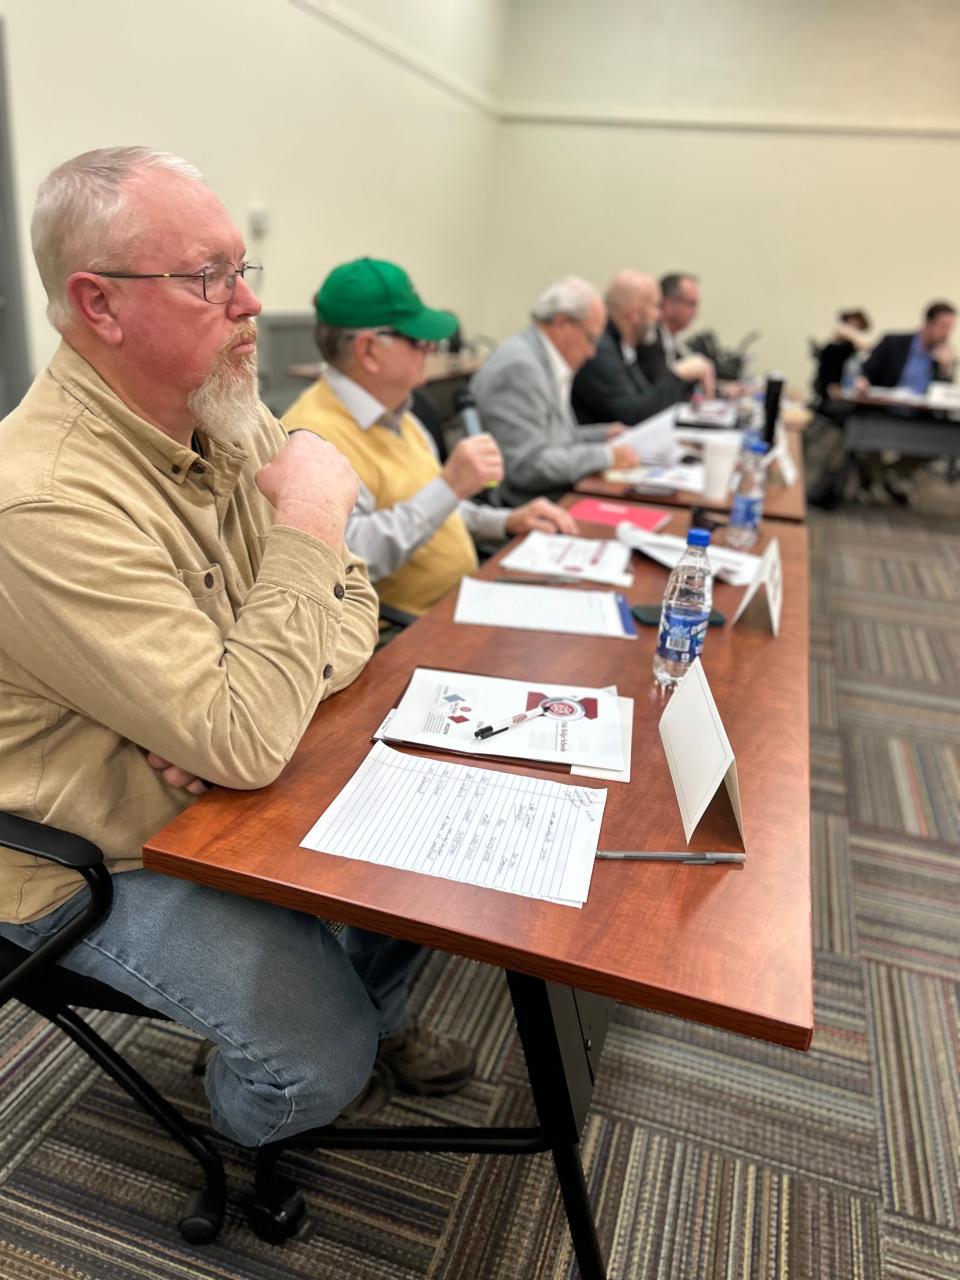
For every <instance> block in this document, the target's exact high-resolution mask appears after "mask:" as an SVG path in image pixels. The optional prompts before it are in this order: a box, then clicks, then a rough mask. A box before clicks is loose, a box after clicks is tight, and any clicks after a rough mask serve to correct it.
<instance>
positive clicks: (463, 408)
mask: <svg viewBox="0 0 960 1280" xmlns="http://www.w3.org/2000/svg"><path fill="white" fill-rule="evenodd" d="M453 407H454V409H456V411H457V413H458V414H459V415H460V421H461V423H462V424H463V434H464V435H465V436H479V435H481V434H482V433H483V423H482V422H481V421H480V415H479V413H477V402H476V400H474V398H473V396H472V395H471V394H470V392H469V391H468V390H467V389H466V387H463V388H461V390H459V391H455V392H454V393H453ZM474 501H475V502H476V501H484V502H486V504H487V506H488V507H502V506H503V499H502V498H501V497H500V492H499V485H496V484H494V483H493V481H492V480H491V481H490V483H489V484H488V485H487V487H486V489H485V490H484V492H483V494H482V495H480V494H478V495H477V497H476V498H475V499H474Z"/></svg>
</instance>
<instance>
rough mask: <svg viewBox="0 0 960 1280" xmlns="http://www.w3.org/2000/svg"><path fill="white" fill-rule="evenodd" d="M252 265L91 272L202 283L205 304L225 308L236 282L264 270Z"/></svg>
mask: <svg viewBox="0 0 960 1280" xmlns="http://www.w3.org/2000/svg"><path fill="white" fill-rule="evenodd" d="M262 270H263V268H262V267H256V266H254V265H253V263H252V262H241V263H234V262H211V263H209V264H208V265H207V266H205V267H201V268H200V270H199V271H152V272H144V271H91V272H90V274H91V275H93V276H106V278H107V279H108V280H199V281H200V286H201V288H202V290H203V300H204V302H212V303H213V304H214V306H220V307H222V306H225V305H226V304H227V303H228V302H229V301H230V299H231V298H232V297H233V295H234V293H235V292H236V289H237V280H238V279H239V280H243V279H245V278H246V274H247V272H248V271H262Z"/></svg>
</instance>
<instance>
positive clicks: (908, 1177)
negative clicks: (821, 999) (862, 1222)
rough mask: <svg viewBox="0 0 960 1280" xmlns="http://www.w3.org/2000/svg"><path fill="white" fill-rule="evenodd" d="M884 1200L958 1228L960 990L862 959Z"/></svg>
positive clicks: (905, 1213)
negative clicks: (872, 1043)
mask: <svg viewBox="0 0 960 1280" xmlns="http://www.w3.org/2000/svg"><path fill="white" fill-rule="evenodd" d="M866 967H867V977H868V991H869V1002H870V1009H871V1027H872V1031H873V1038H874V1056H875V1064H876V1073H877V1102H878V1108H879V1122H880V1134H881V1164H882V1176H883V1200H884V1205H885V1207H886V1208H887V1209H889V1210H890V1212H892V1213H895V1214H898V1215H901V1216H904V1217H908V1218H912V1219H916V1220H918V1221H921V1222H929V1223H936V1224H937V1225H938V1226H943V1227H949V1228H951V1229H953V1230H955V1231H956V1230H958V1229H960V1084H958V1082H960V1060H958V1059H960V1055H958V1030H960V998H958V997H960V990H958V987H957V985H956V984H955V983H949V982H945V981H943V980H942V979H940V978H935V977H931V976H927V975H924V974H918V973H912V972H910V971H908V970H906V969H900V968H893V967H891V966H889V965H883V964H874V963H868V964H867V966H866Z"/></svg>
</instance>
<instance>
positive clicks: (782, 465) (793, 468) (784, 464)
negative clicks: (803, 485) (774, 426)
mask: <svg viewBox="0 0 960 1280" xmlns="http://www.w3.org/2000/svg"><path fill="white" fill-rule="evenodd" d="M763 465H764V467H765V468H766V470H767V472H768V473H770V474H774V473H777V474H779V476H780V479H781V480H782V481H783V483H784V484H785V485H786V487H787V488H788V489H789V488H790V486H791V485H794V484H796V483H797V480H798V478H799V475H800V473H799V471H798V470H797V464H796V463H795V462H794V460H793V458H792V457H791V456H790V448H789V446H788V444H787V434H786V431H784V430H783V429H782V428H781V429H780V430H779V431H778V433H777V441H776V444H775V445H774V446H773V448H772V449H770V450H769V452H768V453H767V454H766V455H765V457H764V459H763Z"/></svg>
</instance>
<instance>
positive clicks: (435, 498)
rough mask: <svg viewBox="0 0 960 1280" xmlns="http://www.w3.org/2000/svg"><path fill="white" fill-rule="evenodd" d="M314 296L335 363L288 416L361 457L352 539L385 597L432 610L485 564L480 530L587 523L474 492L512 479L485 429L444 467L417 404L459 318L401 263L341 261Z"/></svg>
mask: <svg viewBox="0 0 960 1280" xmlns="http://www.w3.org/2000/svg"><path fill="white" fill-rule="evenodd" d="M314 303H315V306H316V311H317V321H318V327H317V341H318V345H319V347H320V352H321V354H322V355H323V357H324V360H325V361H326V364H325V367H324V369H323V372H322V374H321V376H320V378H319V379H318V381H317V382H316V383H314V385H313V386H312V387H310V388H309V389H308V390H307V391H305V392H304V393H303V395H302V396H300V398H299V399H298V400H297V401H296V402H295V403H294V404H293V405H292V406H291V408H290V409H289V410H288V411H287V413H286V414H285V415H284V419H283V422H284V425H285V426H286V428H287V430H288V431H291V432H293V431H300V430H306V431H313V432H315V433H316V434H317V435H319V436H322V437H323V438H324V439H325V440H328V441H329V442H330V443H331V444H333V445H335V446H336V448H337V449H339V450H340V452H341V453H342V454H343V455H344V456H345V457H346V458H348V459H349V461H350V462H351V463H352V464H353V466H354V469H355V470H356V472H357V474H358V475H359V477H360V492H359V497H358V498H357V503H356V506H355V507H354V509H353V513H352V515H351V516H350V519H349V520H348V522H347V529H346V533H345V539H346V542H347V545H348V546H349V547H350V548H351V549H352V550H353V551H354V552H355V553H356V554H357V555H359V556H361V557H362V558H363V559H364V560H365V561H366V562H367V567H368V570H369V574H370V579H371V581H372V582H373V583H374V584H375V585H376V588H377V591H378V594H379V596H380V599H381V601H382V602H383V603H384V604H387V605H390V606H392V607H393V608H395V609H399V610H402V611H403V612H405V613H411V614H421V613H425V612H426V610H427V609H429V608H430V607H431V606H432V605H434V604H436V602H437V601H438V600H439V599H440V598H441V597H442V596H444V595H446V593H447V592H448V591H449V590H450V589H451V588H452V587H454V586H456V584H457V583H458V582H459V581H460V579H461V578H462V577H463V576H464V574H467V573H470V572H471V570H473V569H475V568H476V565H477V555H476V549H475V547H474V543H473V538H474V537H476V538H478V539H480V540H484V541H491V540H500V539H502V538H504V537H505V536H507V535H509V534H518V533H526V532H528V531H530V530H533V529H540V530H543V531H545V532H548V533H557V532H561V533H575V532H576V528H577V526H576V524H575V522H574V521H573V520H572V519H571V517H570V516H569V515H568V514H567V512H566V511H564V510H562V509H561V508H560V507H557V506H555V505H554V503H552V502H548V501H547V500H546V499H545V498H537V499H535V500H534V501H532V502H528V503H527V504H526V505H525V506H523V507H518V508H517V509H516V510H513V511H505V510H502V509H499V508H494V507H490V506H481V505H479V504H477V503H473V502H470V501H468V499H470V498H472V497H473V496H474V495H475V494H477V493H480V492H481V491H482V490H483V489H485V488H486V487H487V486H488V485H496V484H498V483H499V482H500V480H501V479H502V478H503V459H502V457H501V454H500V450H499V448H498V446H497V444H496V442H495V441H494V440H493V438H492V437H491V436H489V435H487V434H485V433H481V434H478V435H474V436H470V437H468V438H467V439H465V440H461V441H460V442H459V443H458V444H457V445H456V447H455V448H454V449H453V450H452V451H451V453H450V456H449V458H448V459H447V461H446V462H445V463H444V464H443V465H442V466H441V464H440V461H439V459H438V457H437V452H436V447H435V445H434V442H433V440H432V438H431V437H430V436H429V435H428V433H427V432H426V431H425V430H424V428H423V427H422V425H421V424H420V423H419V422H418V421H417V419H416V418H415V417H414V415H413V414H412V413H411V412H410V411H409V403H410V397H411V394H412V392H413V389H414V388H415V387H417V386H419V384H420V383H422V382H423V380H424V361H425V359H426V355H427V352H428V351H430V350H432V349H433V348H434V346H435V345H436V343H437V342H440V341H442V340H443V339H444V338H448V337H450V335H451V334H452V333H453V331H454V329H455V328H456V327H457V318H456V316H455V315H453V314H452V312H449V311H437V310H434V309H433V308H432V307H428V306H426V304H425V303H424V302H423V301H422V299H421V298H420V296H419V294H418V293H417V291H416V289H415V288H414V287H413V284H412V283H411V281H410V277H409V276H408V275H407V273H406V272H405V271H404V270H403V269H402V268H401V267H398V266H397V265H396V264H394V263H392V262H384V261H382V260H378V259H374V258H358V259H356V260H355V261H353V262H348V263H345V264H344V265H342V266H339V267H335V268H334V270H333V271H331V272H330V274H329V275H328V276H327V278H326V280H324V282H323V284H322V285H321V287H320V289H319V291H318V293H317V295H316V298H315V299H314ZM471 535H472V536H471Z"/></svg>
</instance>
